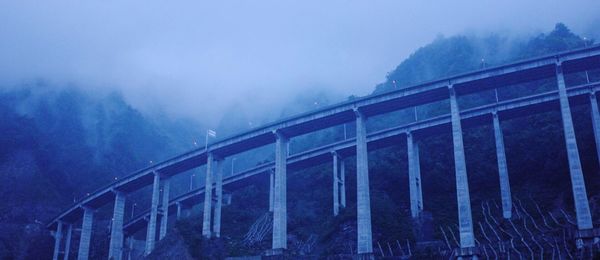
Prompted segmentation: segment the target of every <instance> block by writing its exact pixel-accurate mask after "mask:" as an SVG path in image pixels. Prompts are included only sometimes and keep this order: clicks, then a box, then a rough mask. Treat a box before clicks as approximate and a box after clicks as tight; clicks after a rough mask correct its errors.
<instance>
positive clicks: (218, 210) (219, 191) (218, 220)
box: [213, 160, 223, 237]
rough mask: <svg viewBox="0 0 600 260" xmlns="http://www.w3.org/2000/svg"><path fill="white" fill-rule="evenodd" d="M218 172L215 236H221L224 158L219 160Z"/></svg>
mask: <svg viewBox="0 0 600 260" xmlns="http://www.w3.org/2000/svg"><path fill="white" fill-rule="evenodd" d="M216 163H217V172H216V173H215V175H216V176H215V177H216V181H215V193H216V194H215V198H216V202H215V220H214V223H213V233H215V237H221V207H222V206H223V160H217V162H216Z"/></svg>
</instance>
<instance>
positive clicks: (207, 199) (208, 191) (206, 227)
mask: <svg viewBox="0 0 600 260" xmlns="http://www.w3.org/2000/svg"><path fill="white" fill-rule="evenodd" d="M206 160H207V161H206V181H205V183H204V220H203V222H202V236H204V237H205V238H210V235H211V234H210V223H211V221H210V219H211V217H212V182H213V180H212V167H213V166H212V164H213V163H214V156H213V154H212V153H209V154H208V156H207V159H206Z"/></svg>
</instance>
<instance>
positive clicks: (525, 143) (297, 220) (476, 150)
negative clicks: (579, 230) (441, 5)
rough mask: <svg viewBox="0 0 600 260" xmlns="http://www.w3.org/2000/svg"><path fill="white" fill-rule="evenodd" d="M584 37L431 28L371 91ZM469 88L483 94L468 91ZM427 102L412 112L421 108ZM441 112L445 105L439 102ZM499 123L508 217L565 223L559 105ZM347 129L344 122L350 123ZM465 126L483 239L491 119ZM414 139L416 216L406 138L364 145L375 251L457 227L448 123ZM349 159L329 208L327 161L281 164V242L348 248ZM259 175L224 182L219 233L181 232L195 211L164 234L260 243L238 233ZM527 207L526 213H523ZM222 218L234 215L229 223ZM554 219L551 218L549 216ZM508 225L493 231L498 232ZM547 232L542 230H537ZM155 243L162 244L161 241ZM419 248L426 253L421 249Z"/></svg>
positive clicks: (352, 228)
mask: <svg viewBox="0 0 600 260" xmlns="http://www.w3.org/2000/svg"><path fill="white" fill-rule="evenodd" d="M592 43H593V42H592V41H590V40H588V41H587V42H586V41H584V40H583V39H582V38H581V37H579V36H577V35H576V34H574V33H572V32H571V31H570V30H569V29H568V28H567V27H566V26H565V25H563V24H557V25H556V27H555V28H554V30H552V31H551V32H549V33H547V34H540V35H537V36H535V37H532V38H530V39H510V38H508V37H505V36H503V35H490V36H485V37H481V36H453V37H449V38H444V37H440V38H438V39H436V40H435V41H434V42H432V43H431V44H429V45H427V46H424V47H422V48H420V49H418V50H417V51H415V52H414V53H413V54H412V55H411V56H410V57H409V58H408V59H406V60H405V61H403V62H402V63H400V65H398V67H397V68H396V69H394V70H393V71H392V72H390V73H388V75H387V80H386V81H385V82H384V83H382V84H379V85H378V86H377V87H376V89H375V90H374V93H380V92H384V91H387V90H392V89H396V88H403V87H408V86H411V85H414V84H417V83H421V82H426V81H430V80H434V79H437V78H440V77H445V76H450V75H454V74H459V73H464V72H468V71H472V70H476V69H480V68H483V67H487V66H494V65H500V64H503V63H508V62H511V61H515V60H520V59H526V58H531V57H536V56H540V55H544V54H549V53H554V52H560V51H565V50H570V49H575V48H581V47H584V46H586V45H590V44H592ZM599 76H600V73H599V71H590V72H589V78H590V80H591V81H598V80H600V77H599ZM551 86H554V85H552V79H549V80H544V81H540V82H538V84H537V85H536V84H525V85H522V86H517V87H514V88H509V90H508V92H507V93H504V94H505V95H507V96H509V95H519V94H520V93H519V92H523V93H531V92H532V91H543V90H548V88H549V87H551ZM521 94H522V93H521ZM477 98H484V97H474V99H477ZM475 101H477V100H475ZM428 109H433V110H435V109H439V107H432V108H427V107H425V108H424V110H428ZM572 111H573V117H574V121H575V122H576V125H575V127H576V132H577V138H578V144H579V149H580V155H581V161H582V164H583V167H584V173H585V178H586V184H587V187H588V195H589V197H590V203H591V207H592V212H593V216H594V219H598V216H599V214H600V208H599V207H598V206H599V205H598V201H599V200H600V194H599V193H598V191H599V190H600V178H599V176H600V175H599V174H600V172H599V170H598V160H597V158H596V156H595V147H594V143H593V141H592V140H593V134H592V127H591V120H590V114H589V113H590V112H589V106H577V107H574V108H573V109H572ZM427 112H428V111H421V112H420V113H422V114H427ZM443 112H445V113H447V111H443ZM438 113H439V111H438ZM409 114H410V116H409V117H410V118H408V119H406V118H403V117H406V116H405V115H402V113H398V114H395V115H389V116H384V117H381V118H377V119H374V120H370V122H369V123H370V124H371V126H372V127H374V128H377V127H380V126H378V123H379V122H381V121H386V120H387V121H388V122H391V121H390V120H400V121H402V120H405V121H410V120H412V114H411V113H409ZM502 128H503V131H504V139H505V145H506V151H507V161H508V167H509V175H510V181H511V187H512V191H513V196H514V200H515V205H516V206H515V207H516V208H517V209H515V213H514V214H516V215H517V216H518V217H515V219H514V223H513V224H514V225H515V227H516V230H517V232H519V231H518V230H521V232H523V233H525V230H527V231H528V232H529V231H530V230H529V228H531V229H533V227H532V224H536V223H537V224H540V225H541V223H543V222H542V221H546V220H547V219H550V215H552V217H556V220H557V221H558V223H567V225H568V223H570V222H572V218H573V217H574V216H573V213H572V212H573V208H572V194H571V192H570V179H569V174H568V165H567V158H566V154H565V149H564V148H563V147H564V139H563V133H562V126H561V119H560V114H559V112H558V108H557V109H556V110H554V111H550V112H545V113H542V114H537V115H535V114H533V115H524V116H523V117H519V118H515V119H510V120H505V121H503V122H502ZM339 130H340V129H337V130H331V129H330V130H327V131H324V133H319V134H316V135H313V136H310V137H303V138H300V139H301V140H303V141H298V143H296V145H299V146H303V145H304V146H315V144H314V143H320V142H326V141H327V140H329V141H331V140H332V138H336V137H339ZM336 131H337V133H336ZM349 131H352V128H350V129H349ZM464 134H465V136H464V142H465V147H466V158H467V168H468V170H469V185H470V189H471V200H472V203H471V204H472V208H473V217H474V222H475V225H476V236H477V237H478V238H479V239H480V241H482V242H483V241H485V240H484V239H485V238H486V237H485V236H484V233H482V231H480V230H479V225H480V223H483V225H485V224H486V221H488V222H491V220H490V217H492V218H494V217H495V218H497V219H501V212H500V211H499V209H498V205H499V203H500V197H499V194H500V192H499V181H498V172H497V165H496V154H495V144H494V139H493V128H492V127H491V125H486V126H480V127H476V128H466V129H465V130H464ZM418 142H419V144H420V151H421V152H420V153H421V174H422V186H423V196H424V200H425V201H424V207H425V212H426V214H427V215H428V216H431V219H430V220H427V221H426V223H424V224H423V223H418V224H417V223H414V222H413V220H411V218H410V206H409V201H408V177H407V175H408V174H407V163H406V143H405V142H399V143H398V144H397V145H395V146H392V147H390V148H385V149H382V150H378V151H375V152H372V153H371V154H370V155H369V161H370V162H369V171H370V173H369V174H370V181H371V183H370V185H371V194H372V195H371V207H372V218H373V219H372V222H373V241H374V243H380V244H381V246H382V248H383V251H384V254H388V247H387V245H388V244H390V245H391V247H392V248H393V249H390V250H392V251H393V252H395V253H396V254H398V253H399V251H398V246H397V245H396V244H397V242H396V241H400V242H401V243H402V247H403V248H404V250H406V249H407V248H406V241H407V240H408V241H409V242H408V243H410V244H411V245H412V246H415V242H417V241H423V240H437V241H438V242H439V243H440V244H441V245H442V246H441V247H443V248H445V241H446V242H448V244H449V245H451V244H454V242H453V241H456V238H457V235H458V233H457V226H456V221H457V213H456V212H457V208H456V207H457V206H456V199H455V196H456V195H455V194H456V191H455V178H454V172H453V170H454V166H453V155H452V137H451V135H450V133H447V134H441V135H435V136H428V137H426V138H423V139H420V140H418ZM291 149H293V147H292V148H291ZM353 160H354V158H348V159H347V160H346V164H347V177H346V183H347V184H346V185H347V186H346V187H347V194H348V207H347V208H346V209H344V210H342V212H341V214H340V215H339V216H338V217H335V218H334V217H333V216H332V213H331V207H332V205H331V191H330V189H331V187H330V185H331V169H330V167H331V164H325V165H320V166H315V167H313V168H311V169H308V170H303V171H299V172H292V173H288V195H287V196H288V236H289V238H288V244H289V246H288V249H289V250H290V253H291V254H304V255H321V256H324V255H332V254H351V253H352V250H354V248H355V246H356V244H355V243H356V235H355V234H356V233H355V232H356V207H355V198H356V194H355V187H356V182H355V177H354V172H355V169H354V161H353ZM267 183H268V180H264V181H263V182H261V183H256V184H254V185H250V186H248V187H246V188H244V189H241V190H237V191H233V194H234V196H233V205H232V206H229V207H226V208H224V212H223V217H224V219H223V223H224V224H223V231H222V234H226V235H225V236H224V238H223V239H222V240H217V241H213V242H211V243H208V242H206V241H205V242H204V244H203V243H201V242H200V241H199V237H198V235H196V234H195V233H193V232H189V230H199V229H200V228H201V223H199V222H198V221H196V220H195V219H190V220H184V221H182V222H180V223H179V226H178V228H177V230H179V231H178V232H176V233H175V234H174V235H173V236H181V237H182V239H183V240H184V241H186V243H187V244H188V246H189V248H188V252H189V253H190V254H191V255H192V256H195V257H200V256H201V255H200V253H201V252H204V253H206V254H209V253H210V254H215V252H221V253H222V254H230V255H231V254H233V255H258V254H261V253H263V252H264V250H265V249H268V248H269V247H270V233H267V235H265V236H264V238H263V239H262V240H259V241H253V242H252V243H250V242H248V241H247V236H248V235H255V234H254V233H255V231H252V230H255V228H256V225H258V226H261V225H264V224H262V223H263V220H262V219H263V218H264V214H265V213H266V212H267V207H268V205H267V198H268V197H267V196H268V194H267V187H268V186H267V185H268V184H267ZM248 202H252V203H248ZM538 212H539V213H540V214H538ZM563 212H564V213H563ZM527 216H531V220H530V219H529V218H527ZM542 216H543V217H542ZM542 219H543V220H542ZM548 221H550V220H548ZM534 222H535V223H534ZM228 223H235V225H231V224H228ZM492 224H493V222H492ZM253 225H254V226H253ZM500 225H501V226H500V227H499V228H500V229H503V228H504V229H506V230H507V234H508V235H510V232H514V231H512V229H508V228H510V226H508V228H507V226H503V225H510V224H509V223H500ZM528 225H529V226H528ZM553 225H556V224H553ZM561 225H562V224H561ZM490 227H492V226H490ZM556 227H558V226H553V228H556ZM564 227H567V226H566V225H565V226H564ZM420 229H426V230H428V231H426V232H422V231H419V230H420ZM486 229H487V232H488V233H490V234H485V235H489V236H492V234H491V232H492V231H491V230H490V229H488V227H486V228H485V229H483V232H485V230H486ZM497 232H500V231H497ZM547 232H550V231H547ZM552 232H554V231H552ZM423 233H428V234H423ZM559 233H560V232H559ZM451 234H452V235H451ZM507 234H501V235H503V236H507ZM548 234H551V233H547V234H546V235H548ZM513 235H514V234H513ZM423 236H425V237H423ZM417 237H420V238H418V239H417ZM446 239H447V240H446ZM561 239H562V238H561ZM525 241H528V240H525ZM536 242H537V241H536ZM530 244H531V245H535V244H534V243H533V242H532V241H530V240H529V241H528V242H522V243H521V242H520V244H517V245H516V248H520V249H519V250H526V246H525V245H530ZM376 246H377V244H376ZM454 246H456V245H454ZM207 248H208V249H207ZM161 250H165V251H168V249H166V248H165V247H163V248H162V249H161ZM161 250H158V251H157V252H156V255H155V256H160V255H161V253H162V252H165V251H161ZM375 250H376V251H377V253H376V254H377V255H379V248H377V247H375ZM488 250H490V249H488ZM536 250H537V249H536ZM536 252H537V251H536ZM405 253H406V251H405ZM546 253H548V254H549V253H550V252H549V251H547V252H546ZM552 253H554V252H552ZM564 253H565V252H562V254H564ZM489 254H490V255H491V254H492V251H489ZM204 256H207V255H204ZM421 257H425V256H424V255H421Z"/></svg>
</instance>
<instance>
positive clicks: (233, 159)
mask: <svg viewBox="0 0 600 260" xmlns="http://www.w3.org/2000/svg"><path fill="white" fill-rule="evenodd" d="M235 160H236V158H235V157H233V158H231V176H233V163H234V162H235Z"/></svg>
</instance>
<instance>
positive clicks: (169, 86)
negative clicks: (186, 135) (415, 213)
mask: <svg viewBox="0 0 600 260" xmlns="http://www.w3.org/2000/svg"><path fill="white" fill-rule="evenodd" d="M541 3H543V4H541ZM556 22H564V23H566V24H567V26H569V27H570V28H571V29H572V30H573V31H574V32H575V33H578V34H580V35H589V36H588V37H590V38H596V39H598V38H599V36H600V33H599V31H600V29H597V27H598V26H599V25H600V2H599V1H598V0H590V1H580V0H576V1H557V0H551V1H524V0H519V1H513V0H510V1H506V0H505V1H485V0H473V1H410V2H409V1H379V0H374V1H351V0H346V1H341V0H339V1H337V0H334V1H189V2H188V1H2V2H1V3H0V86H1V87H2V88H11V87H14V86H19V85H22V84H23V83H24V82H31V81H34V80H39V79H42V80H44V81H47V82H50V83H52V84H53V85H61V86H64V85H75V86H79V87H82V88H86V89H91V90H102V91H103V92H108V91H112V90H118V91H120V92H122V93H123V94H124V96H125V98H126V99H127V101H128V102H130V103H131V104H132V105H133V106H135V107H136V108H139V109H141V110H142V111H152V110H154V109H165V110H166V111H167V112H168V113H170V114H172V115H178V116H189V117H194V118H197V119H199V120H201V121H204V122H206V123H208V124H216V123H217V121H218V120H219V118H220V116H221V115H222V114H223V113H224V111H225V110H227V109H228V108H229V107H231V106H232V105H233V104H240V106H239V107H240V108H241V109H244V110H245V111H246V112H247V113H250V114H261V113H277V111H280V110H281V108H283V106H284V105H285V103H287V102H289V101H290V100H291V99H292V98H293V97H294V96H296V95H298V94H299V93H306V92H308V91H317V90H322V91H325V92H326V93H329V94H331V95H333V96H337V97H338V98H342V97H346V96H349V95H351V94H357V95H365V94H367V93H369V92H371V91H372V90H373V88H374V86H375V84H377V83H379V82H382V81H383V80H384V79H385V75H386V73H387V72H389V71H390V70H392V69H393V68H394V67H395V66H396V65H398V64H399V63H400V62H401V61H402V60H403V59H404V58H406V57H407V56H408V55H409V54H410V53H411V52H413V51H414V50H416V49H417V48H418V47H420V46H423V45H425V44H427V43H428V42H431V41H432V40H433V39H435V38H436V36H438V35H440V34H443V35H445V36H452V35H455V34H460V33H476V34H478V33H482V34H485V33H489V32H503V33H508V34H511V35H517V36H519V35H521V36H523V35H531V34H534V33H540V32H547V31H550V30H551V29H552V28H553V27H554V24H555V23H556ZM594 24H595V25H596V28H593V25H594ZM594 30H595V31H594Z"/></svg>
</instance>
